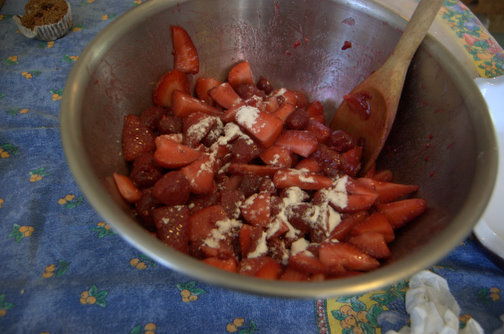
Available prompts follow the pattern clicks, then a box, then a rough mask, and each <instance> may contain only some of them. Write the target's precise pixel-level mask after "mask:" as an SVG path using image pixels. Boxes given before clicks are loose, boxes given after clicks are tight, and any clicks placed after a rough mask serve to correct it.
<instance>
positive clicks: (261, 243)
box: [247, 231, 268, 259]
mask: <svg viewBox="0 0 504 334" xmlns="http://www.w3.org/2000/svg"><path fill="white" fill-rule="evenodd" d="M266 237H267V235H266V232H264V231H263V232H262V234H261V237H260V238H259V240H258V241H257V246H256V248H255V249H254V251H253V252H250V253H248V255H247V257H248V258H249V259H253V258H256V257H259V256H263V255H266V253H267V252H268V244H267V242H266Z"/></svg>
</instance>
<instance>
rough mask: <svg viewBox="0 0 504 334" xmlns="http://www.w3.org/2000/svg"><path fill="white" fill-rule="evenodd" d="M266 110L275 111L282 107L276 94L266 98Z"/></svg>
mask: <svg viewBox="0 0 504 334" xmlns="http://www.w3.org/2000/svg"><path fill="white" fill-rule="evenodd" d="M263 105H264V111H266V112H268V113H272V112H275V111H276V110H277V109H278V108H280V104H279V103H278V98H277V97H276V96H270V97H268V98H267V99H266V100H264V101H263Z"/></svg>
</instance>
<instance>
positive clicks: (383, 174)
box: [373, 169, 393, 182]
mask: <svg viewBox="0 0 504 334" xmlns="http://www.w3.org/2000/svg"><path fill="white" fill-rule="evenodd" d="M392 176H393V175H392V171H391V170H390V169H384V170H380V171H376V173H375V174H374V175H373V179H375V180H376V181H382V182H390V181H392Z"/></svg>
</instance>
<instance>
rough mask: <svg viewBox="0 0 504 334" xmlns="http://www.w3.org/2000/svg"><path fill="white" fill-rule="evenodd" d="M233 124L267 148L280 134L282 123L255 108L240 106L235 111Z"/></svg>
mask: <svg viewBox="0 0 504 334" xmlns="http://www.w3.org/2000/svg"><path fill="white" fill-rule="evenodd" d="M235 122H236V123H237V124H238V125H240V126H241V127H242V128H244V129H245V130H246V131H247V132H248V133H249V134H251V135H252V136H253V137H254V138H255V139H257V140H258V141H259V142H260V143H261V144H262V145H263V146H264V147H266V148H268V147H270V146H271V145H273V143H274V142H275V140H276V139H277V138H278V136H279V135H280V133H281V132H282V127H283V122H282V121H281V120H280V119H279V118H277V117H275V116H274V115H272V114H268V113H266V112H262V111H260V110H259V109H257V108H254V107H249V106H242V107H240V108H239V109H238V110H237V111H236V115H235Z"/></svg>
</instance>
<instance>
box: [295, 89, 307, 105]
mask: <svg viewBox="0 0 504 334" xmlns="http://www.w3.org/2000/svg"><path fill="white" fill-rule="evenodd" d="M292 93H293V94H294V95H295V96H296V107H298V108H301V109H304V108H306V107H307V106H308V98H307V97H306V95H305V94H304V93H303V92H301V91H299V90H293V91H292Z"/></svg>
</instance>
